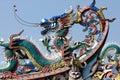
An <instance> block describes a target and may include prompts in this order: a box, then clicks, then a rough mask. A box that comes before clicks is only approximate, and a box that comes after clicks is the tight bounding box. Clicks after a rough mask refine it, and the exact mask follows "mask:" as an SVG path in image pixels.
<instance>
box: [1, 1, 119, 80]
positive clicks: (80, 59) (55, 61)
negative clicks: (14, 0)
mask: <svg viewBox="0 0 120 80" xmlns="http://www.w3.org/2000/svg"><path fill="white" fill-rule="evenodd" d="M106 9H107V8H106V7H102V8H100V9H99V8H97V7H96V0H93V2H92V3H91V4H90V5H89V6H86V7H83V8H82V7H81V6H80V5H77V12H74V9H73V8H72V7H70V9H69V10H67V11H65V12H64V13H63V14H60V15H56V16H52V17H51V18H49V19H46V18H44V19H41V21H40V23H31V22H27V21H25V20H23V19H22V18H21V17H19V16H18V15H17V9H16V6H15V5H14V16H15V19H16V20H17V21H18V22H19V23H21V24H22V25H24V26H30V27H40V28H43V29H42V30H41V35H42V36H44V38H43V39H42V44H43V46H44V48H45V49H46V51H47V53H48V55H51V54H53V53H56V54H58V53H60V54H61V55H59V56H58V57H57V58H55V57H54V58H48V57H47V56H45V53H44V52H41V51H40V49H38V48H37V46H36V45H35V44H34V43H32V42H31V41H29V40H27V39H22V38H16V37H17V36H20V35H21V34H22V33H23V31H24V30H22V31H21V32H19V33H18V34H12V35H11V36H10V41H9V42H8V43H5V42H4V41H1V42H0V46H3V47H5V52H6V53H5V56H6V58H7V59H8V64H9V65H7V66H6V67H5V68H3V69H1V68H0V72H6V71H10V72H14V71H13V70H14V69H15V67H17V69H16V70H15V72H14V73H15V74H16V75H18V76H19V75H21V76H19V78H18V79H21V78H24V79H30V78H31V79H50V80H52V79H55V80H57V78H58V76H61V77H63V76H64V78H65V76H69V77H67V79H69V80H95V78H96V76H97V77H98V78H99V79H97V80H101V79H103V78H104V77H105V78H108V76H109V75H108V73H107V72H108V71H107V67H105V68H104V69H105V70H104V69H103V68H102V70H103V71H105V74H101V75H100V76H98V74H99V72H98V69H99V67H101V65H103V64H102V63H100V62H102V60H103V59H104V58H105V57H106V55H107V54H108V53H106V52H107V51H106V50H107V49H108V48H111V47H114V49H115V50H117V53H119V47H118V46H117V45H113V46H109V47H107V48H106V49H105V51H104V52H101V50H102V48H103V46H104V44H105V42H106V39H107V36H108V33H109V22H113V21H114V20H115V18H113V19H106V18H105V16H104V14H103V10H106ZM75 24H78V25H79V26H78V27H81V28H83V31H82V32H86V33H87V34H86V35H85V36H84V37H85V39H82V40H79V41H74V40H73V36H76V35H69V36H70V37H69V38H68V34H69V32H70V29H73V28H75V27H74V25H75ZM49 33H51V34H49ZM75 33H76V31H75ZM77 34H80V33H77ZM76 37H81V36H76ZM71 42H73V44H71ZM43 53H44V54H43ZM117 53H116V56H115V58H114V59H113V60H114V61H116V60H119V59H118V56H117ZM110 57H111V56H108V58H109V59H110ZM26 60H27V61H26ZM110 61H112V60H110ZM18 62H19V65H18ZM110 64H112V63H110ZM114 64H115V63H114ZM106 66H109V64H107V65H106ZM110 67H111V66H110ZM112 70H113V67H112ZM33 72H35V73H33ZM29 73H31V74H29ZM100 73H103V72H102V71H101V72H100ZM22 74H25V75H22ZM35 74H36V76H35ZM38 74H39V75H40V76H38ZM109 74H110V73H109ZM57 75H58V76H57ZM103 75H106V76H104V77H103ZM27 76H30V77H28V78H27ZM109 77H110V76H109Z"/></svg>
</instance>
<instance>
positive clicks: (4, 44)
mask: <svg viewBox="0 0 120 80" xmlns="http://www.w3.org/2000/svg"><path fill="white" fill-rule="evenodd" d="M0 46H3V47H6V48H8V47H9V42H4V40H3V39H2V38H1V39H0Z"/></svg>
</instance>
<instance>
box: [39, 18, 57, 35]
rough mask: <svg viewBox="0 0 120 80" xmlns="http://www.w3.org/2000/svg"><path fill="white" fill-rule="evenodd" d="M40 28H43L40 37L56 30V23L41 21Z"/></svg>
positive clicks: (46, 20)
mask: <svg viewBox="0 0 120 80" xmlns="http://www.w3.org/2000/svg"><path fill="white" fill-rule="evenodd" d="M40 26H41V27H43V30H42V31H41V35H46V34H47V33H48V32H51V31H52V32H53V31H55V30H56V29H57V28H58V24H57V22H55V21H52V20H48V19H42V20H41V22H40Z"/></svg>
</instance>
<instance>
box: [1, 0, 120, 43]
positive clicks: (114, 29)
mask: <svg viewBox="0 0 120 80" xmlns="http://www.w3.org/2000/svg"><path fill="white" fill-rule="evenodd" d="M91 2H92V0H1V2H0V37H2V38H4V40H5V41H8V37H9V36H10V34H13V33H18V32H19V31H21V30H22V29H24V33H23V35H28V36H32V37H33V38H34V39H39V38H40V37H41V35H40V31H41V28H40V27H36V28H35V27H27V26H24V25H21V24H19V23H18V22H17V21H16V19H15V17H14V14H13V5H16V6H17V9H18V12H17V14H18V15H19V16H20V17H21V18H22V19H24V20H26V21H29V22H35V23H39V22H40V20H41V19H42V18H48V19H49V18H50V17H52V16H55V15H59V14H62V13H64V11H65V10H68V9H69V6H72V7H73V9H74V10H75V11H76V6H77V5H78V4H79V5H81V7H84V6H87V5H90V3H91ZM119 3H120V1H119V0H96V5H97V7H98V8H101V7H102V6H106V7H107V8H108V10H106V11H104V14H105V17H106V18H110V19H111V18H114V17H115V18H116V21H115V22H113V23H110V31H109V36H108V38H107V42H110V41H117V42H120V40H119V39H120V36H119V35H120V11H119V8H120V4H119ZM79 28H80V27H79ZM79 28H78V27H75V28H74V29H73V30H72V31H73V33H74V32H76V31H77V30H78V29H79ZM73 33H71V34H72V35H73V36H74V38H76V36H75V35H79V36H80V35H81V34H73Z"/></svg>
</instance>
